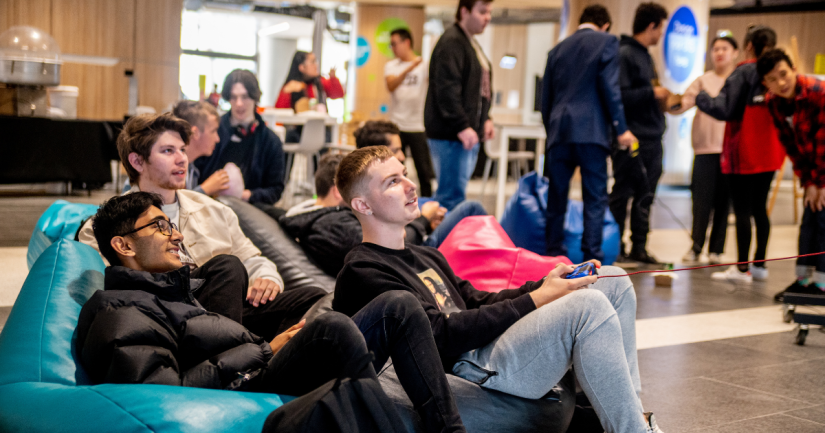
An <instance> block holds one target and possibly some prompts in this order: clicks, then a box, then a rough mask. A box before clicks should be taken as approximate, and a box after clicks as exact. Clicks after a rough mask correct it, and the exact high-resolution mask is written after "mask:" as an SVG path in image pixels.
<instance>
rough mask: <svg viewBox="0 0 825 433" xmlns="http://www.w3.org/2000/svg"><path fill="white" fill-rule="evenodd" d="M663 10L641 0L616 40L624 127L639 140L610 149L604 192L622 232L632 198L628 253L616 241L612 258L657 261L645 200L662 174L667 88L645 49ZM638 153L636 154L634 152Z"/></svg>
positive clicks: (658, 29) (659, 29)
mask: <svg viewBox="0 0 825 433" xmlns="http://www.w3.org/2000/svg"><path fill="white" fill-rule="evenodd" d="M666 18H667V11H666V10H665V8H663V7H662V6H661V5H659V4H656V3H642V4H640V5H639V7H638V8H637V9H636V16H635V18H634V19H633V36H632V37H630V36H628V35H622V39H621V41H620V42H619V85H620V87H621V89H622V104H623V105H624V113H625V118H626V120H627V127H628V129H630V131H631V132H632V133H633V135H635V136H636V138H637V139H638V140H639V144H638V152H637V151H636V149H626V148H617V149H614V151H613V177H614V178H615V179H616V183H614V184H613V190H612V191H611V192H610V199H609V200H610V212H611V213H613V217H614V218H616V222H618V223H619V227H620V228H621V230H620V233H624V228H625V224H626V223H625V220H626V219H627V202H628V200H630V199H631V198H632V199H633V206H632V208H631V211H630V232H631V234H630V241H631V242H632V244H633V246H632V248H631V249H630V254H629V255H627V254H626V253H627V252H626V251H625V246H624V242H622V247H621V251H619V259H617V260H616V261H617V263H627V262H630V261H636V262H640V263H646V264H657V263H658V261H657V260H656V259H655V258H654V257H653V256H651V255H650V254H648V252H647V234H648V232H649V231H650V205H651V204H653V197H654V194H655V193H656V186H657V185H658V183H659V178H660V177H661V176H662V136H663V135H664V133H665V114H664V111H663V110H662V104H663V103H664V102H663V101H665V100H666V99H667V98H668V96H670V92H669V91H668V90H667V89H666V88H664V87H662V86H661V85H660V84H659V76H658V74H657V73H656V66H655V65H654V64H653V58H652V57H650V53H649V52H648V49H649V48H650V47H652V46H654V45H656V44H658V43H659V39H661V38H662V33H663V31H664V20H665V19H666ZM637 153H638V154H637Z"/></svg>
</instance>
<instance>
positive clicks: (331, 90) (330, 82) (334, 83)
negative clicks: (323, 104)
mask: <svg viewBox="0 0 825 433" xmlns="http://www.w3.org/2000/svg"><path fill="white" fill-rule="evenodd" d="M321 84H322V85H323V86H324V92H326V94H327V98H329V99H338V98H343V97H344V88H343V87H341V81H339V80H338V77H332V78H324V77H321Z"/></svg>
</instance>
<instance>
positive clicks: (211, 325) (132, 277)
mask: <svg viewBox="0 0 825 433" xmlns="http://www.w3.org/2000/svg"><path fill="white" fill-rule="evenodd" d="M192 281H193V282H200V281H202V280H192ZM103 284H104V285H103V287H104V290H102V291H98V292H96V293H95V294H94V295H92V297H91V298H90V299H89V301H88V302H86V304H85V305H83V308H82V309H81V310H80V318H79V319H78V323H77V353H78V354H79V356H80V361H81V363H82V364H83V367H84V368H85V369H86V372H87V373H88V374H89V376H90V377H91V379H92V381H93V382H94V383H147V384H159V385H179V386H191V387H196V388H212V389H228V390H241V389H244V390H252V389H253V388H254V386H255V385H256V384H257V383H258V381H259V380H260V378H261V377H262V375H261V373H262V369H263V368H264V367H266V365H267V363H268V362H269V360H270V359H271V358H272V350H271V349H270V347H269V343H267V342H266V341H264V339H263V338H260V337H258V336H256V335H254V334H252V333H251V332H249V331H248V330H247V329H246V328H244V327H243V326H241V325H240V324H238V323H237V322H235V321H233V320H231V319H227V318H226V317H223V316H221V315H218V314H215V313H209V312H207V311H206V310H205V309H203V307H201V305H200V304H199V303H198V301H197V300H195V298H194V297H193V296H192V290H191V285H190V279H189V267H188V266H184V267H182V268H180V269H178V270H176V271H172V272H168V273H165V274H152V273H149V272H140V271H134V270H131V269H129V268H125V267H122V266H110V267H108V268H106V275H105V279H104V283H103Z"/></svg>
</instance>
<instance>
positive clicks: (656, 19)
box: [633, 3, 667, 35]
mask: <svg viewBox="0 0 825 433" xmlns="http://www.w3.org/2000/svg"><path fill="white" fill-rule="evenodd" d="M666 19H667V10H666V9H665V8H664V6H662V5H660V4H658V3H642V4H640V5H639V7H638V8H636V16H634V17H633V34H634V35H638V34H639V33H642V32H644V31H645V29H647V27H648V26H649V25H651V24H653V27H659V26H661V25H662V21H664V20H666Z"/></svg>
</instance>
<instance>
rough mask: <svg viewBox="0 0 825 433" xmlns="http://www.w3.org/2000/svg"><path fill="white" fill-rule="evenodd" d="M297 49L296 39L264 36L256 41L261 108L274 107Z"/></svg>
mask: <svg viewBox="0 0 825 433" xmlns="http://www.w3.org/2000/svg"><path fill="white" fill-rule="evenodd" d="M297 47H298V41H297V40H296V39H285V38H275V37H267V36H264V37H261V38H260V39H259V40H258V82H259V84H260V86H261V93H262V95H261V105H262V106H264V107H271V106H273V105H275V100H276V99H278V93H279V92H280V91H281V86H283V84H284V80H286V76H287V74H289V67H290V65H291V63H292V56H293V55H294V54H295V51H296V50H297Z"/></svg>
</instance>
